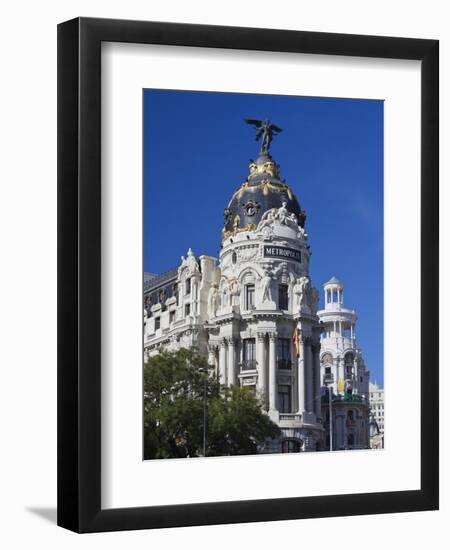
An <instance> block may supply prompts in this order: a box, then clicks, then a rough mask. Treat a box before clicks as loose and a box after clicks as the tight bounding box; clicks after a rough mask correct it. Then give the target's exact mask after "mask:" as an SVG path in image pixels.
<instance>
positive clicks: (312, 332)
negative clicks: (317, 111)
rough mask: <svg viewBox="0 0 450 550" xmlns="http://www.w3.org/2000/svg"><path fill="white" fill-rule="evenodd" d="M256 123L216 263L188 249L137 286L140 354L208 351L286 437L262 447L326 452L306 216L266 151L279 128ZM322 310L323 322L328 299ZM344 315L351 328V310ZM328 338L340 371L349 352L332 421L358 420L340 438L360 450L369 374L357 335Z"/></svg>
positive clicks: (219, 370) (223, 375)
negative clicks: (252, 150) (347, 389)
mask: <svg viewBox="0 0 450 550" xmlns="http://www.w3.org/2000/svg"><path fill="white" fill-rule="evenodd" d="M255 122H258V123H259V124H260V125H261V126H260V128H261V132H260V134H259V135H261V134H262V147H261V150H260V152H259V155H258V157H257V158H256V160H255V161H251V162H250V164H249V173H248V176H247V178H246V180H245V181H244V182H243V183H242V184H241V185H240V186H239V187H238V188H237V189H236V191H235V192H234V193H233V195H232V197H231V199H230V201H229V203H228V205H227V207H226V208H225V211H224V224H223V228H222V234H221V250H220V255H219V258H218V260H217V259H216V258H213V257H210V256H205V255H200V256H196V255H195V254H194V252H193V251H192V250H190V249H189V251H188V252H187V255H186V257H182V258H181V263H180V265H179V266H178V267H177V268H175V269H173V270H171V271H169V272H167V273H165V274H162V275H158V276H153V277H152V278H149V279H148V280H146V282H145V283H144V348H145V355H146V356H147V357H148V356H149V355H152V354H154V353H157V352H158V350H160V349H161V348H164V349H169V350H176V349H178V348H180V347H195V348H196V349H197V350H198V351H199V352H200V353H203V354H205V355H207V357H208V362H209V364H210V365H212V366H213V367H214V370H215V372H216V374H217V376H218V377H219V378H220V380H221V382H222V383H223V384H228V385H231V384H239V385H241V386H246V387H248V388H249V389H250V390H251V391H253V392H254V393H255V394H257V395H258V396H259V397H260V398H261V400H262V402H263V403H264V409H265V410H266V411H267V414H268V415H269V416H270V418H271V419H272V420H273V421H274V422H275V423H276V424H278V426H279V427H280V428H281V430H282V434H283V436H282V437H281V439H280V440H279V441H275V442H273V441H272V442H270V443H269V442H268V443H267V444H266V445H265V446H264V447H262V448H261V449H260V451H261V452H298V451H313V450H324V449H325V448H326V434H325V430H324V426H323V421H322V416H323V415H322V388H321V386H322V378H323V376H324V373H325V372H326V369H328V363H327V366H324V368H322V366H321V356H322V362H323V361H324V359H323V357H324V354H323V353H322V355H321V331H322V327H321V323H320V318H319V316H318V313H317V310H318V302H319V292H318V291H317V289H315V288H314V287H313V286H312V283H311V279H310V276H309V263H310V255H311V250H310V246H309V244H308V235H307V233H306V231H305V219H306V216H305V212H304V211H303V210H302V208H301V207H300V204H299V202H298V200H297V197H296V196H295V195H294V193H293V191H292V189H291V188H290V186H289V185H288V184H287V183H286V182H285V181H284V180H283V179H282V178H281V175H280V167H279V166H278V165H277V164H276V162H275V161H274V160H273V158H272V156H271V154H270V152H269V146H270V141H271V139H272V136H273V135H274V134H275V132H274V131H273V130H274V129H276V128H277V127H275V126H273V125H272V124H270V122H269V121H264V123H260V122H259V121H251V123H255ZM328 288H331V287H327V289H328ZM333 288H334V287H333ZM327 291H328V290H327ZM327 291H326V292H327ZM340 304H341V302H340ZM341 305H342V304H341ZM320 313H321V315H322V314H323V315H324V318H325V320H326V327H327V328H329V324H328V316H329V315H330V313H331V310H330V304H329V303H328V302H327V303H326V306H325V310H324V311H323V312H320ZM341 313H342V314H343V315H344V314H345V312H344V310H342V312H341ZM349 315H350V317H349V320H351V326H352V327H354V323H355V320H356V316H354V312H353V314H349ZM352 315H353V316H352ZM342 322H343V325H342V326H340V328H339V330H341V329H342V331H344V332H345V331H346V330H347V324H348V323H347V321H342ZM352 330H353V329H352ZM352 334H353V333H352ZM294 335H295V337H294V338H293V336H294ZM330 338H331V333H330V335H329V336H325V337H324V339H323V340H322V342H323V343H325V344H326V346H327V347H326V350H327V353H328V354H329V355H330V354H331V357H332V358H333V361H334V362H335V364H336V365H337V364H339V365H341V362H342V365H344V366H345V368H347V362H348V361H350V357H352V359H351V360H352V375H351V378H348V377H347V378H345V377H344V379H345V380H346V381H349V380H350V379H351V381H352V382H353V384H354V388H355V390H354V393H353V394H352V395H353V400H352V402H351V407H350V408H349V403H347V402H346V403H345V404H344V403H336V404H335V403H334V401H335V400H333V405H334V411H335V412H334V413H333V414H336V416H337V422H340V420H339V419H340V415H341V412H339V411H342V414H345V415H348V412H347V411H348V410H350V409H351V410H352V411H353V412H354V421H355V423H356V424H355V426H357V428H350V426H349V425H348V430H347V431H348V433H349V434H350V433H353V434H354V435H355V440H354V441H353V443H352V444H349V441H350V439H349V436H347V440H346V441H347V444H345V445H344V443H342V444H343V445H344V447H345V448H360V447H361V446H363V442H365V446H366V447H367V445H368V442H367V441H368V440H367V438H366V439H365V436H364V435H363V430H362V428H361V422H360V421H361V418H363V416H364V414H365V411H366V409H367V404H366V403H365V402H363V400H361V399H360V397H361V394H362V393H363V392H364V391H365V389H364V388H366V387H367V383H368V382H367V381H368V374H367V373H366V371H365V370H364V368H363V362H362V358H361V354H360V352H359V350H357V348H356V346H355V343H354V334H353V335H352V336H351V338H350V339H349V340H348V342H347V340H345V345H344V339H343V338H344V337H342V339H341V340H340V341H339V342H337V339H336V337H335V336H334V335H333V338H334V340H331V339H330ZM347 344H348V345H347ZM336 346H338V347H336ZM342 346H343V347H342ZM351 353H352V354H353V355H352V356H351V355H350V354H351ZM341 358H342V359H341ZM346 372H347V371H346ZM359 376H363V377H364V380H363V381H362V382H361V383H360V382H359V381H358V380H359V378H358V377H359ZM336 380H338V376H337V374H336ZM335 393H336V396H337V395H341V394H339V392H338V391H337V389H336V392H335ZM324 408H325V409H326V407H324ZM364 422H366V419H365V417H364ZM340 433H341V432H338V437H340ZM346 433H347V432H346ZM364 433H365V432H364Z"/></svg>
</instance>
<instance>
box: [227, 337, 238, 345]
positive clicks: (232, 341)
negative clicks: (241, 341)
mask: <svg viewBox="0 0 450 550" xmlns="http://www.w3.org/2000/svg"><path fill="white" fill-rule="evenodd" d="M225 341H226V343H227V344H228V345H229V346H234V345H235V343H236V338H234V336H227V337H226V338H225Z"/></svg>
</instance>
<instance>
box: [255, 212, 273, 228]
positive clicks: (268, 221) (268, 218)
mask: <svg viewBox="0 0 450 550" xmlns="http://www.w3.org/2000/svg"><path fill="white" fill-rule="evenodd" d="M276 213H277V209H276V208H270V210H267V211H266V212H264V214H263V215H262V217H261V221H260V222H259V224H258V227H257V228H256V230H257V231H261V229H263V228H264V227H267V226H269V225H272V224H273V222H274V220H275V216H276Z"/></svg>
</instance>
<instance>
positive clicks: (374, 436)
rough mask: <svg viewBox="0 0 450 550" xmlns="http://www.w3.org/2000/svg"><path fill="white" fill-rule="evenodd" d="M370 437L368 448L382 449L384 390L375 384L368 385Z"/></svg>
mask: <svg viewBox="0 0 450 550" xmlns="http://www.w3.org/2000/svg"><path fill="white" fill-rule="evenodd" d="M369 403H370V421H371V424H372V426H371V437H370V448H371V449H380V448H384V389H383V388H381V387H380V386H379V385H378V384H377V383H372V382H370V383H369Z"/></svg>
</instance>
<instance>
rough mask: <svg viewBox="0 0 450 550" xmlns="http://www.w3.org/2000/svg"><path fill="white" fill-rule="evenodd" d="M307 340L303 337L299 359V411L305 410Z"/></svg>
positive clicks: (301, 412)
mask: <svg viewBox="0 0 450 550" xmlns="http://www.w3.org/2000/svg"><path fill="white" fill-rule="evenodd" d="M305 354H306V350H305V341H304V340H303V337H301V342H300V355H299V357H298V360H297V365H298V368H297V386H298V412H299V413H300V414H303V413H304V412H305Z"/></svg>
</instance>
